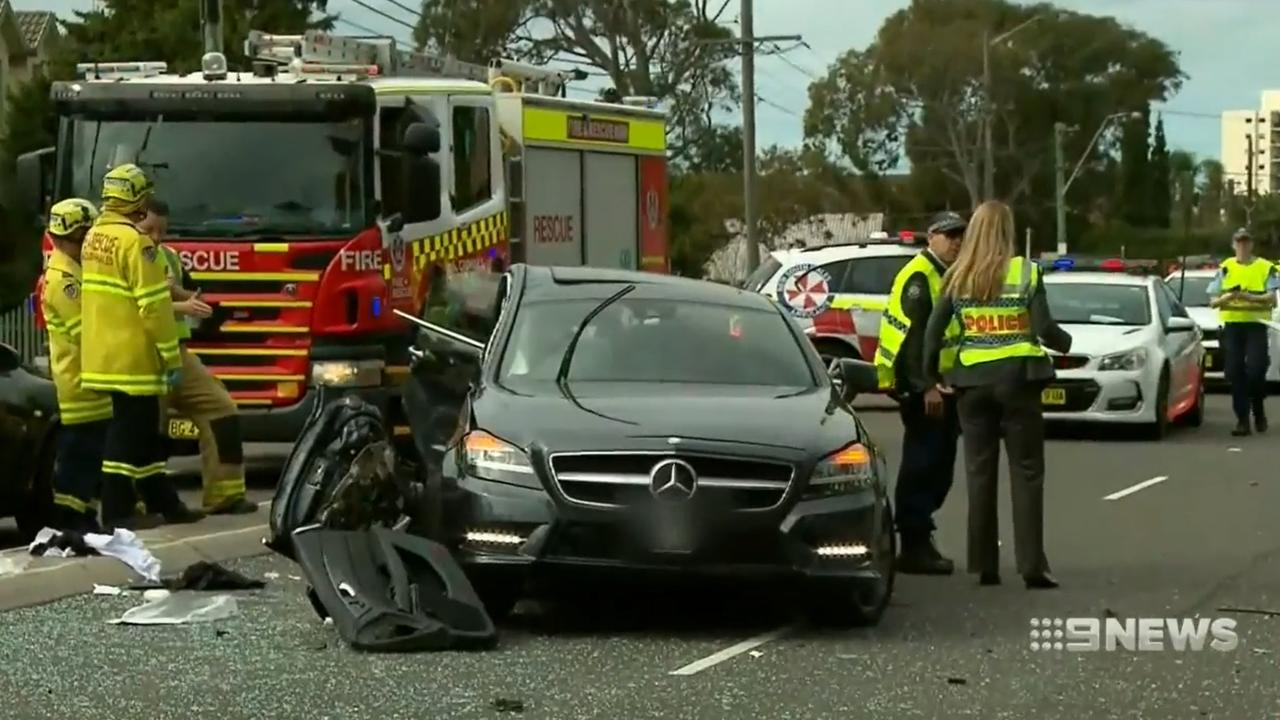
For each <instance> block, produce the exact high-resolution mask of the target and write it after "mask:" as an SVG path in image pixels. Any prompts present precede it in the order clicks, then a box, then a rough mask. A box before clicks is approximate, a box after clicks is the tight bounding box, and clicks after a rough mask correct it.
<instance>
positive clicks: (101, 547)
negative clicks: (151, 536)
mask: <svg viewBox="0 0 1280 720" xmlns="http://www.w3.org/2000/svg"><path fill="white" fill-rule="evenodd" d="M27 550H28V552H30V553H31V554H32V555H35V556H37V557H61V558H68V557H92V556H94V555H106V556H107V557H113V558H115V559H117V560H119V561H120V562H122V563H124V564H125V565H128V566H129V567H130V568H131V569H132V570H133V571H134V572H136V573H138V574H139V575H141V576H142V577H143V578H145V579H146V580H149V581H151V582H159V580H160V561H159V560H158V559H157V558H156V556H155V555H152V554H151V551H150V550H147V548H146V546H145V545H143V544H142V541H141V540H139V539H138V536H137V535H135V534H134V533H133V531H131V530H125V529H123V528H116V531H115V532H114V533H112V534H110V535H106V534H102V533H86V534H84V535H81V534H80V533H74V532H61V531H58V530H54V529H53V528H49V527H47V528H45V529H43V530H41V531H40V532H39V533H37V534H36V538H35V540H33V541H32V542H31V544H30V545H29V546H27Z"/></svg>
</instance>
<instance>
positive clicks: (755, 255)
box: [740, 0, 760, 277]
mask: <svg viewBox="0 0 1280 720" xmlns="http://www.w3.org/2000/svg"><path fill="white" fill-rule="evenodd" d="M754 5H755V0H742V9H741V12H740V15H741V19H742V38H743V42H746V40H747V39H749V38H754V37H755V29H756V28H755V8H754ZM742 94H743V103H744V105H743V106H742V220H743V222H745V223H746V233H745V235H746V242H747V248H746V250H747V269H746V275H744V277H746V276H748V275H750V274H751V273H752V272H754V271H755V269H756V267H757V266H759V265H760V241H759V240H757V239H756V48H755V45H744V46H743V47H742Z"/></svg>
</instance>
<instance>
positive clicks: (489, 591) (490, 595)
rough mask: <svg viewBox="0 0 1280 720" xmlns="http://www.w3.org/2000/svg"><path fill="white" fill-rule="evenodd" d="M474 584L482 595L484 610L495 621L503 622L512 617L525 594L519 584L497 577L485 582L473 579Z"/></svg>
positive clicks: (477, 592)
mask: <svg viewBox="0 0 1280 720" xmlns="http://www.w3.org/2000/svg"><path fill="white" fill-rule="evenodd" d="M472 586H473V587H475V590H476V595H479V596H480V602H482V603H484V611H485V612H486V613H488V614H489V618H490V619H491V620H493V621H494V622H502V621H503V620H506V619H507V618H508V617H510V616H511V612H512V611H513V610H515V609H516V603H518V602H520V598H521V596H522V595H523V593H522V592H521V590H520V588H519V587H518V586H516V585H512V584H508V583H502V582H501V581H500V580H497V579H493V580H486V581H484V582H476V581H474V580H473V581H472Z"/></svg>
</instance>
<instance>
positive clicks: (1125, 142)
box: [1119, 108, 1152, 227]
mask: <svg viewBox="0 0 1280 720" xmlns="http://www.w3.org/2000/svg"><path fill="white" fill-rule="evenodd" d="M1150 137H1151V121H1150V115H1149V111H1148V110H1147V109H1146V108H1143V109H1142V111H1141V113H1140V116H1139V117H1137V118H1134V119H1128V120H1126V121H1125V123H1124V129H1123V130H1122V131H1121V135H1120V202H1119V208H1120V219H1122V220H1124V221H1125V223H1127V224H1128V225H1130V226H1131V227H1147V226H1148V225H1149V224H1150V218H1151V205H1150V203H1151V183H1152V179H1151V177H1150V173H1149V172H1148V169H1147V167H1148V163H1149V160H1150V156H1151V148H1150V145H1149V141H1148V139H1149V138H1150Z"/></svg>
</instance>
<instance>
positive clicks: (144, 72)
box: [76, 61, 169, 80]
mask: <svg viewBox="0 0 1280 720" xmlns="http://www.w3.org/2000/svg"><path fill="white" fill-rule="evenodd" d="M168 71H169V64H168V63H166V62H162V61H155V62H107V63H77V64H76V75H77V76H79V77H80V78H81V79H83V80H128V79H130V78H147V77H155V76H157V75H163V74H165V73H166V72H168Z"/></svg>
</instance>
